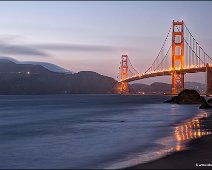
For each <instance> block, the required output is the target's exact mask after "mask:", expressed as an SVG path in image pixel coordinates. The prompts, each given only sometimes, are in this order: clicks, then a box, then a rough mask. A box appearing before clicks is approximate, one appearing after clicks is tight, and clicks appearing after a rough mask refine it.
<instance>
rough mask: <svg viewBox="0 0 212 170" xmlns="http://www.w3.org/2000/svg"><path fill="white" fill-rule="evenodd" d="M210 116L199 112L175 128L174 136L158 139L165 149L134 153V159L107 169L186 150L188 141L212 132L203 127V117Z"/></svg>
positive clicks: (118, 167)
mask: <svg viewBox="0 0 212 170" xmlns="http://www.w3.org/2000/svg"><path fill="white" fill-rule="evenodd" d="M208 117H209V113H207V112H203V113H199V114H197V115H196V116H195V117H194V118H193V119H191V120H187V121H185V122H183V123H181V124H178V125H177V126H176V127H175V128H174V131H173V133H174V135H173V136H168V137H165V138H162V139H160V140H158V141H156V143H158V144H160V145H163V146H164V148H163V149H159V150H155V151H154V150H152V151H151V152H146V153H138V154H137V155H134V158H133V159H130V160H128V161H123V162H119V163H116V164H113V165H112V166H109V167H107V168H106V169H120V168H123V167H131V166H134V165H137V164H141V163H146V162H149V161H150V160H156V159H159V158H161V157H163V156H164V155H168V154H170V153H173V152H176V151H182V150H185V149H186V148H187V147H186V143H187V142H188V141H190V140H193V139H197V138H201V137H202V136H206V135H209V134H211V132H210V131H209V130H208V129H205V128H204V127H203V124H202V120H201V119H202V118H208Z"/></svg>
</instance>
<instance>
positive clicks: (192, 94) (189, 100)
mask: <svg viewBox="0 0 212 170" xmlns="http://www.w3.org/2000/svg"><path fill="white" fill-rule="evenodd" d="M201 102H202V100H201V96H200V95H199V93H198V92H197V91H196V90H189V89H185V90H183V91H181V92H180V93H179V94H178V96H174V97H172V99H171V100H167V101H165V103H176V104H201Z"/></svg>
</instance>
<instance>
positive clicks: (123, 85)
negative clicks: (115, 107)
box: [116, 82, 129, 94]
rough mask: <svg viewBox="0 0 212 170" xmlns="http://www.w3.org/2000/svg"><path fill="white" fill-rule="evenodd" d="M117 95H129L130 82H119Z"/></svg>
mask: <svg viewBox="0 0 212 170" xmlns="http://www.w3.org/2000/svg"><path fill="white" fill-rule="evenodd" d="M116 93H118V94H129V86H128V82H119V83H118V84H117V88H116Z"/></svg>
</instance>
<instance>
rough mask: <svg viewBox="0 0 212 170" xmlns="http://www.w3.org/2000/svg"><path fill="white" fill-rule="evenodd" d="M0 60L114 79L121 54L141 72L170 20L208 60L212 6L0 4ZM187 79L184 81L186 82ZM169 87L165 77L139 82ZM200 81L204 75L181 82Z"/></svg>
mask: <svg viewBox="0 0 212 170" xmlns="http://www.w3.org/2000/svg"><path fill="white" fill-rule="evenodd" d="M0 16H1V19H0V56H8V57H12V58H15V59H17V60H20V61H45V62H50V63H54V64H57V65H59V66H61V67H64V68H66V69H68V70H71V71H73V72H78V71H82V70H88V71H95V72H98V73H100V74H103V75H107V76H111V77H113V78H116V76H117V73H118V67H119V62H120V58H121V55H122V54H123V53H127V54H128V55H129V57H130V60H131V62H132V64H133V65H134V66H135V68H136V69H137V70H138V71H140V72H143V71H146V70H147V69H148V67H149V66H150V65H151V64H152V62H153V60H154V59H155V58H156V56H157V54H158V52H159V50H160V48H161V46H162V43H163V41H164V39H165V36H166V34H167V32H168V30H169V28H170V26H171V23H172V20H182V19H183V20H184V22H185V23H186V25H187V26H188V28H189V29H190V31H191V32H192V34H193V35H194V37H195V38H196V39H197V41H198V42H199V43H200V45H201V46H202V47H203V49H205V51H206V52H207V53H208V54H209V56H212V48H211V47H212V22H211V16H212V2H200V1H199V2H156V1H152V2H142V1H141V2H129V1H126V2H72V1H70V2H68V1H67V2H54V1H52V2H50V1H49V2H33V1H32V2H0ZM188 78H189V79H188ZM162 80H164V81H165V82H169V83H170V82H171V77H166V78H162V79H161V78H152V79H149V80H142V81H140V82H143V83H151V82H153V81H162ZM188 80H189V81H194V80H195V81H198V82H204V81H205V76H204V74H196V75H189V76H187V75H186V81H188Z"/></svg>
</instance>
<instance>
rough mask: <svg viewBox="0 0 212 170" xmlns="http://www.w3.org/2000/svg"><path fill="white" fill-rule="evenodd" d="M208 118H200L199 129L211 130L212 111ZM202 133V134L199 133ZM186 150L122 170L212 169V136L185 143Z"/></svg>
mask: <svg viewBox="0 0 212 170" xmlns="http://www.w3.org/2000/svg"><path fill="white" fill-rule="evenodd" d="M207 111H208V112H209V117H207V118H200V119H199V120H200V122H201V127H202V128H203V129H205V130H209V132H211V130H212V111H211V110H206V112H207ZM200 133H202V132H200ZM187 146H188V149H186V150H182V151H177V152H174V153H170V154H169V155H166V156H164V157H162V158H159V159H156V160H153V161H150V162H147V163H142V164H138V165H135V166H131V167H127V168H124V169H211V168H212V152H211V151H212V134H209V135H206V136H202V137H200V138H196V139H192V140H190V141H189V142H188V143H187Z"/></svg>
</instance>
